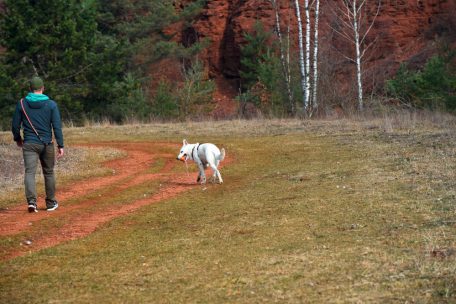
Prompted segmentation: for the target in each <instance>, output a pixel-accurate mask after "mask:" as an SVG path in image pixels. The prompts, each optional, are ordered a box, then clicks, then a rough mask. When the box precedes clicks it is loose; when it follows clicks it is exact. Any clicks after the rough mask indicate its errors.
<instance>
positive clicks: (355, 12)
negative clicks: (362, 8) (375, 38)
mask: <svg viewBox="0 0 456 304" xmlns="http://www.w3.org/2000/svg"><path fill="white" fill-rule="evenodd" d="M358 26H359V24H358V7H357V5H356V0H353V30H354V32H355V33H354V34H355V49H356V80H357V83H358V110H360V111H362V110H363V83H362V74H361V51H360V42H359V28H358Z"/></svg>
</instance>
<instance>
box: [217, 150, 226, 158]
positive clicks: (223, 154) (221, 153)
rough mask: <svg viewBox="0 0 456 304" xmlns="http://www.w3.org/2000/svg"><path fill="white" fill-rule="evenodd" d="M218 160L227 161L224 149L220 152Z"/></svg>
mask: <svg viewBox="0 0 456 304" xmlns="http://www.w3.org/2000/svg"><path fill="white" fill-rule="evenodd" d="M218 159H219V161H222V160H224V159H225V149H224V148H222V149H221V150H220V156H219V157H218Z"/></svg>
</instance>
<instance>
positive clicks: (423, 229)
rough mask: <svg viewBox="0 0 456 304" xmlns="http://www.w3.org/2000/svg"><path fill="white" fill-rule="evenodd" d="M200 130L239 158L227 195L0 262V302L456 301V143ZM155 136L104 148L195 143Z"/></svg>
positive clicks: (444, 137)
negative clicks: (156, 142) (153, 142)
mask: <svg viewBox="0 0 456 304" xmlns="http://www.w3.org/2000/svg"><path fill="white" fill-rule="evenodd" d="M238 123H239V122H233V123H232V124H235V126H236V127H237V126H238V125H237V124H238ZM250 123H251V122H248V123H246V124H250ZM205 124H206V123H203V124H201V125H198V124H195V126H196V127H195V131H194V133H193V134H194V135H193V136H192V137H194V138H196V139H197V140H198V141H200V142H203V141H204V142H206V141H212V142H215V143H217V144H219V145H223V146H224V147H225V148H226V150H227V155H228V154H229V155H230V156H233V157H234V162H233V163H231V164H230V165H227V166H225V167H224V168H223V169H222V175H223V177H224V180H225V183H224V184H223V185H209V186H208V187H207V188H206V189H205V190H204V188H202V187H197V188H195V189H193V190H191V191H189V192H186V193H185V194H182V195H180V196H178V197H176V198H173V199H170V200H167V201H163V202H161V203H159V204H153V205H150V206H146V207H143V208H141V209H140V210H138V211H137V212H135V213H133V214H130V215H128V216H124V217H121V218H118V219H116V220H113V221H111V222H109V223H107V224H105V225H103V226H102V227H100V228H99V229H98V230H97V231H96V232H95V233H93V234H91V235H90V236H88V237H86V238H84V239H80V240H77V241H72V242H68V243H66V244H62V245H59V246H56V247H53V248H49V249H46V250H42V251H40V252H37V253H33V254H31V255H27V256H24V257H21V258H16V259H14V260H10V261H7V262H3V263H2V264H1V265H0V271H1V273H2V276H1V277H0V294H1V295H2V296H1V297H0V302H2V303H25V302H30V301H34V302H68V303H81V302H83V303H93V302H102V303H137V302H140V303H141V302H142V303H150V302H160V303H162V302H163V303H186V302H192V303H194V302H203V303H262V302H283V303H303V302H312V303H339V302H344V303H345V302H372V303H379V302H387V303H389V302H422V303H452V302H454V301H456V279H455V278H456V266H455V265H456V261H455V259H456V238H455V235H456V226H455V225H454V224H449V222H450V221H454V220H455V219H456V217H455V214H454V208H453V209H452V203H451V202H452V201H454V200H453V199H454V190H453V189H455V186H456V185H455V180H456V178H454V171H451V170H452V169H453V168H454V163H455V161H456V155H455V153H454V151H455V142H456V140H455V139H456V135H455V133H454V131H453V132H448V131H447V130H441V129H426V130H423V129H418V130H416V131H413V130H411V131H410V130H407V131H406V132H403V131H401V130H398V131H396V132H393V133H386V132H383V131H382V130H381V129H371V128H368V129H364V128H359V127H357V126H350V125H349V126H347V125H342V126H339V125H336V126H327V125H323V126H319V127H318V126H310V127H308V126H306V125H302V124H300V123H292V124H290V125H285V124H283V123H282V122H276V123H275V124H277V126H271V124H269V123H266V125H261V124H259V123H258V125H257V126H256V128H252V129H251V130H250V131H249V132H248V131H246V130H245V129H243V130H240V131H236V130H235V129H233V128H231V127H230V126H227V124H229V123H220V124H216V123H214V124H215V126H216V127H214V128H213V130H214V131H212V129H211V130H210V131H204V126H205ZM192 126H193V124H192ZM269 127H270V128H271V129H267V128H269ZM306 127H308V128H307V129H306ZM151 128H152V130H147V129H146V130H145V128H137V127H123V128H121V127H117V128H112V129H110V130H108V131H107V132H108V133H110V132H113V134H107V135H106V136H107V138H110V137H111V136H113V137H114V134H115V132H119V135H118V139H119V140H124V138H123V136H127V135H128V136H130V135H131V134H133V133H134V132H138V133H139V134H140V135H139V136H135V137H134V138H135V140H136V139H138V141H144V140H161V141H162V140H165V141H170V142H173V141H174V142H177V143H180V141H181V137H183V136H185V137H186V138H187V139H188V140H189V141H191V142H194V141H196V140H192V139H191V138H189V136H187V135H188V134H187V133H189V131H188V130H187V128H188V125H186V124H184V125H169V126H165V125H163V126H157V129H154V128H153V127H151ZM230 128H231V129H230ZM221 129H223V130H225V133H226V134H230V135H229V136H228V135H226V134H223V136H222V134H220V133H221V132H222V131H221ZM230 130H231V132H228V131H230ZM258 130H262V131H258ZM71 132H74V133H72V134H71V136H72V137H71V138H74V139H76V138H79V137H78V132H80V131H79V130H71ZM84 132H85V133H84V134H90V132H95V133H96V132H98V130H89V131H87V130H86V131H84ZM205 132H206V133H208V134H209V135H208V134H206V133H205ZM98 135H100V134H98ZM98 135H97V136H98ZM100 136H101V135H100ZM198 136H201V137H204V138H202V140H200V139H198ZM89 137H91V136H88V135H87V139H88V138H89ZM139 139H141V140H139ZM80 140H85V137H82V139H80ZM433 146H435V148H434V147H433ZM176 154H177V151H176ZM442 158H444V159H445V161H444V162H442V161H440V160H442ZM153 168H154V167H152V168H151V169H152V170H153V171H154V170H155V169H153ZM176 170H185V167H183V166H179V167H178V168H177V169H176ZM181 172H183V171H181ZM417 173H418V174H417ZM191 174H195V175H196V171H195V172H193V171H192V173H191ZM143 191H144V189H143V188H142V187H138V188H137V189H134V190H132V192H128V191H126V192H125V193H123V194H122V199H121V200H122V201H123V200H128V199H136V198H138V197H140V196H141V194H142V193H143ZM119 202H120V200H119ZM453 207H454V206H453ZM444 221H446V223H447V224H442V223H443V222H444ZM31 266H33V267H31ZM55 286H58V288H55Z"/></svg>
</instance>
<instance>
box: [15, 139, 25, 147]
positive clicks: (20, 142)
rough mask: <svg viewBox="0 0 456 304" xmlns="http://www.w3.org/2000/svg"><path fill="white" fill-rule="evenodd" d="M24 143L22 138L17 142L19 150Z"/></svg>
mask: <svg viewBox="0 0 456 304" xmlns="http://www.w3.org/2000/svg"><path fill="white" fill-rule="evenodd" d="M23 144H24V142H23V141H22V138H21V139H19V140H18V141H16V145H17V146H18V147H19V148H22V146H23Z"/></svg>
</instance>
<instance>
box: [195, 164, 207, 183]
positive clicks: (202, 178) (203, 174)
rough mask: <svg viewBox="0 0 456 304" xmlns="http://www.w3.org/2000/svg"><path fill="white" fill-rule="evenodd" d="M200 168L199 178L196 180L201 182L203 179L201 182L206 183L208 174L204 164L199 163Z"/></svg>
mask: <svg viewBox="0 0 456 304" xmlns="http://www.w3.org/2000/svg"><path fill="white" fill-rule="evenodd" d="M198 168H199V174H198V178H197V180H196V182H197V183H199V182H200V181H201V184H205V183H206V174H205V173H204V167H203V164H202V163H198Z"/></svg>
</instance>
